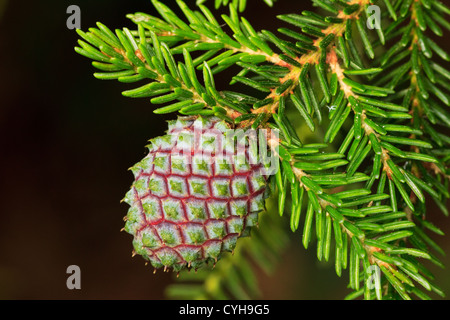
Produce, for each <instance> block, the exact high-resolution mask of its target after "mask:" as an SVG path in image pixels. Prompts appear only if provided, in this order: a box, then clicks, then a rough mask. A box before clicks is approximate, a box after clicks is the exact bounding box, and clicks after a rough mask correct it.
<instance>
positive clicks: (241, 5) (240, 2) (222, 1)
mask: <svg viewBox="0 0 450 320" xmlns="http://www.w3.org/2000/svg"><path fill="white" fill-rule="evenodd" d="M207 1H208V0H197V5H198V6H199V5H201V4H204V3H205V2H207ZM210 1H211V2H212V0H210ZM262 1H264V3H266V4H267V5H268V6H269V7H272V6H273V4H274V2H275V1H276V0H262ZM228 3H229V4H230V5H232V6H234V7H235V8H236V9H238V10H239V11H240V12H242V11H244V10H245V8H246V6H247V0H214V7H215V8H216V9H219V8H220V7H221V6H227V5H228Z"/></svg>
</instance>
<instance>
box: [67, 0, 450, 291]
mask: <svg viewBox="0 0 450 320" xmlns="http://www.w3.org/2000/svg"><path fill="white" fill-rule="evenodd" d="M372 2H373V1H369V0H351V1H331V0H313V3H314V4H315V5H316V6H318V7H321V8H322V9H324V10H326V11H327V12H329V13H330V15H328V16H323V15H319V14H317V13H315V12H310V11H303V12H301V14H286V15H281V16H279V17H278V18H279V19H280V20H282V21H284V22H287V23H289V24H291V25H293V26H294V28H293V29H290V28H285V27H283V28H280V29H278V32H279V33H280V34H282V35H283V36H287V38H288V40H286V39H283V38H281V37H280V36H278V35H276V34H275V33H273V32H271V31H268V30H261V31H256V30H255V29H254V28H253V27H252V26H251V24H250V22H249V20H247V19H245V18H244V17H240V16H239V14H238V11H242V10H243V9H242V8H243V6H245V1H233V2H232V3H231V5H230V6H229V7H230V14H229V15H222V17H221V18H222V19H223V21H224V23H225V25H221V24H219V22H218V21H217V20H216V18H215V16H214V14H213V13H212V12H211V11H210V10H209V9H208V8H207V7H206V6H204V5H200V6H199V10H200V11H198V10H193V9H190V8H189V7H188V6H187V5H186V4H185V3H184V2H182V1H180V0H178V1H177V3H178V5H179V7H180V8H181V10H182V12H183V14H184V17H183V18H180V17H178V16H177V15H176V14H175V12H174V11H172V10H171V9H170V8H169V7H168V6H166V5H164V4H162V3H161V2H158V1H156V0H152V3H153V5H154V6H155V8H156V9H157V11H158V13H159V15H160V16H161V18H157V17H153V16H150V15H147V14H144V13H136V14H132V15H128V17H129V18H130V19H131V20H132V21H133V22H134V23H135V24H136V26H137V30H129V29H127V28H124V29H122V30H116V32H115V33H113V32H111V31H110V30H109V29H108V28H107V27H105V26H104V25H102V24H98V25H97V26H98V29H95V28H92V29H90V30H89V32H87V33H84V32H82V31H79V34H80V36H81V37H82V38H83V39H84V40H85V41H87V42H85V41H82V40H80V41H79V45H80V47H78V48H76V50H77V52H78V53H80V54H82V55H84V56H87V57H88V58H90V59H92V60H94V62H93V65H94V67H96V68H98V69H100V70H102V71H104V72H102V73H96V74H95V76H96V77H97V78H100V79H118V80H119V81H122V82H130V83H131V82H137V81H140V80H145V81H149V83H148V84H145V85H143V86H141V87H139V88H137V89H133V90H128V91H125V92H124V95H126V96H130V97H151V102H152V103H154V104H165V106H163V107H161V108H158V109H156V110H155V111H154V112H156V113H170V112H179V113H181V114H185V115H194V116H197V115H215V116H217V117H220V118H222V119H225V120H226V121H228V122H229V123H230V124H231V125H232V126H233V125H234V126H236V127H238V128H244V129H247V128H253V129H257V128H266V129H270V130H278V131H279V132H280V139H279V140H277V141H273V140H269V141H268V144H269V146H270V148H271V151H272V152H273V153H274V154H276V155H277V156H278V158H279V167H280V170H278V171H277V173H276V174H275V175H274V176H273V177H272V180H271V183H272V184H273V185H274V186H276V189H277V190H278V208H277V209H278V212H279V215H280V216H282V215H284V214H285V213H286V212H287V213H288V214H289V220H290V228H291V230H292V231H293V232H296V231H297V230H299V229H302V232H303V233H302V243H303V246H304V247H305V248H308V247H310V243H311V242H312V241H313V240H316V247H317V258H318V260H320V261H329V259H330V258H331V255H332V252H333V246H334V258H335V259H334V260H335V270H336V274H337V275H338V276H341V275H342V273H343V270H346V269H348V272H349V276H350V283H349V287H350V288H351V289H353V290H354V291H353V292H352V293H351V294H349V295H348V297H347V298H356V297H359V296H363V297H364V298H365V299H391V298H392V299H397V298H401V299H410V298H411V296H413V295H415V296H417V297H418V298H420V299H429V298H430V296H428V294H426V293H424V292H423V291H422V289H419V288H423V289H425V291H426V292H434V293H436V294H438V295H443V293H442V291H441V290H440V289H439V288H438V287H437V286H436V285H435V284H434V283H433V280H434V277H433V275H432V274H431V273H430V272H429V271H428V269H427V268H426V267H425V266H424V265H423V264H422V263H421V260H420V259H425V260H428V261H431V262H432V263H434V264H436V265H438V266H442V263H441V262H440V261H439V259H438V258H437V257H436V256H435V255H434V254H433V253H432V252H431V251H433V250H434V251H436V252H438V253H439V254H443V253H444V252H443V250H442V249H441V248H440V247H439V246H438V245H437V244H436V243H435V242H434V241H433V240H432V239H431V238H430V237H429V236H428V234H427V232H434V233H436V234H440V235H442V231H441V230H440V229H439V228H438V227H437V226H434V225H433V224H432V223H431V222H429V221H428V220H427V219H426V210H425V209H426V207H425V201H426V196H425V194H426V193H427V194H429V195H430V196H431V197H432V198H433V199H434V201H435V202H436V203H437V204H438V205H439V206H440V207H441V209H442V211H444V213H446V214H447V215H448V212H447V209H446V207H445V200H446V199H447V198H448V197H449V196H450V195H449V192H448V184H449V181H448V180H449V179H448V177H449V173H448V162H449V160H450V156H448V149H449V144H450V139H449V138H448V137H447V136H446V134H445V131H443V130H448V127H449V126H450V115H449V113H448V112H447V110H446V107H447V106H449V105H450V94H448V93H447V92H446V89H447V88H446V87H445V86H443V85H442V83H445V81H448V80H450V73H449V72H448V71H447V70H446V68H445V67H444V66H442V65H441V64H440V63H438V62H437V61H435V59H434V57H435V56H439V57H440V58H442V59H443V60H446V61H449V60H450V56H449V55H448V54H447V53H446V52H445V51H444V50H442V49H441V48H440V47H439V45H438V44H436V43H435V42H434V41H433V40H431V38H430V37H429V36H428V35H427V32H428V31H429V30H431V31H432V32H433V33H434V34H435V35H437V36H442V35H443V30H442V28H441V27H443V28H445V29H448V30H450V24H449V23H448V22H446V20H445V18H444V17H443V16H444V15H445V14H450V9H448V8H447V7H446V6H444V5H443V4H442V3H441V2H439V1H437V0H428V1H411V0H398V1H393V0H384V1H383V4H384V6H385V8H386V9H387V10H385V12H384V14H383V19H384V20H383V21H386V23H382V24H381V26H382V27H381V28H377V29H376V36H377V38H378V40H377V41H375V42H374V41H372V40H371V39H372V37H373V34H371V33H370V32H368V31H367V30H366V26H365V24H364V21H365V20H366V19H367V18H368V15H369V14H368V13H367V10H368V7H369V5H371V4H372ZM380 2H381V1H380ZM226 3H228V1H216V2H215V4H216V6H220V5H223V4H226ZM391 20H392V21H393V22H392V21H391ZM388 21H389V23H387V22H388ZM224 26H226V28H224ZM373 33H375V31H374V32H373ZM89 43H90V44H89ZM359 47H361V48H362V49H363V51H364V55H363V54H361V53H360V52H359ZM181 57H182V59H181ZM432 58H433V60H432ZM366 61H369V62H366ZM236 66H237V67H238V69H239V71H238V72H237V73H236V74H235V75H234V76H232V77H231V82H230V85H233V84H235V83H241V84H244V85H245V86H247V87H249V88H250V89H251V90H249V92H246V93H245V94H244V93H241V92H234V91H228V90H218V89H217V88H216V86H215V81H214V77H217V76H222V75H223V73H222V72H223V71H225V70H230V68H231V67H236ZM199 75H202V78H201V80H200V77H199ZM252 90H253V91H252ZM326 107H327V108H328V109H329V112H328V114H326V113H325V110H326V109H325V108H326ZM304 128H307V130H303V129H304ZM306 131H308V132H314V135H313V137H314V142H309V143H305V141H306V140H307V138H308V137H305V134H304V132H306ZM299 132H302V134H299ZM271 217H272V218H273V216H271ZM261 230H262V229H261ZM262 232H266V233H268V232H269V231H268V230H267V229H265V231H262ZM261 234H263V233H261ZM248 243H249V246H250V247H249V248H252V247H251V245H250V242H248ZM254 243H255V245H257V242H254ZM430 248H431V249H432V250H430ZM249 250H250V251H246V250H244V251H243V252H247V253H248V252H252V250H253V249H249ZM227 259H232V258H231V257H228V258H227ZM243 259H244V256H243V255H241V254H238V255H237V257H236V258H235V260H229V261H228V260H227V261H228V263H223V264H221V266H220V267H219V266H217V268H216V269H215V270H214V271H212V272H209V273H205V274H204V276H200V280H203V281H204V282H203V285H200V286H196V287H195V288H196V289H195V290H194V289H193V291H192V292H191V294H190V296H195V297H201V298H205V297H215V298H220V297H222V298H223V297H225V296H226V295H225V294H224V292H223V291H221V289H222V286H224V285H225V284H223V283H221V282H220V281H219V280H218V279H220V277H223V276H225V278H226V279H228V278H227V277H226V275H229V276H230V279H231V280H230V283H232V284H233V286H232V287H228V290H231V291H232V293H233V294H234V296H236V297H240V298H248V297H249V296H248V295H247V294H246V291H247V289H250V288H246V289H243V288H244V287H245V286H243V285H242V281H241V282H240V281H238V280H237V278H236V277H234V276H235V275H236V274H237V273H239V274H241V275H242V274H243V273H245V272H244V270H240V271H239V272H238V271H236V270H237V269H239V268H240V267H241V263H242V268H244V266H245V262H244V261H243ZM259 264H260V265H264V261H263V260H260V261H259ZM373 267H376V268H378V270H380V272H381V274H382V277H380V278H376V279H379V280H376V281H379V283H376V285H375V287H374V288H373V286H371V283H370V281H369V280H370V279H371V275H372V273H371V272H370V271H371V270H373ZM247 273H248V271H247ZM233 277H234V278H233ZM238 278H239V277H238ZM214 279H215V280H214ZM241 280H243V279H241ZM219 282H220V284H219ZM208 283H209V285H208ZM211 283H214V284H213V285H211ZM247 285H249V283H247ZM205 286H206V287H205ZM175 288H177V287H175ZM183 288H184V289H183ZM183 288H181V289H180V290H179V291H178V293H179V294H180V293H186V291H183V290H185V289H186V288H188V287H183ZM189 288H191V287H189ZM189 288H188V289H189ZM208 288H209V289H208ZM211 288H214V290H216V291H210V289H211ZM174 290H175V291H174V292H177V290H178V289H174ZM189 290H190V289H189ZM208 290H209V291H208ZM194 293H195V294H194Z"/></svg>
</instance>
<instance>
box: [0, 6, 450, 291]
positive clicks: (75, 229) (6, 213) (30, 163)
mask: <svg viewBox="0 0 450 320" xmlns="http://www.w3.org/2000/svg"><path fill="white" fill-rule="evenodd" d="M187 2H188V3H190V4H192V3H194V1H192V0H191V1H187ZM208 2H209V3H210V4H212V3H213V0H209V1H208ZM278 2H279V3H277V4H276V5H275V7H274V8H273V9H270V8H268V7H267V6H265V5H263V4H262V1H260V0H258V1H256V0H250V1H249V4H248V8H247V11H246V13H245V16H246V17H247V18H248V19H249V20H250V22H251V23H252V24H253V25H254V27H255V29H257V30H259V29H263V28H264V29H268V30H272V31H273V30H276V27H277V25H279V24H280V22H279V21H277V19H276V18H275V16H276V14H279V13H290V12H295V11H296V10H297V11H298V10H300V9H307V8H308V6H309V1H298V3H299V4H298V5H297V4H296V5H295V6H293V5H292V3H293V1H288V0H279V1H278ZM45 3H46V4H43V2H42V1H28V2H27V3H26V4H25V3H24V2H23V1H5V0H0V10H1V11H0V14H1V17H0V19H1V20H0V65H1V74H2V78H1V85H0V97H1V107H0V177H1V178H0V197H1V201H0V299H164V295H163V292H164V289H165V287H166V286H167V284H169V283H171V282H172V281H173V275H172V274H168V273H165V274H164V273H161V272H159V273H157V275H153V273H152V269H150V268H149V267H145V266H144V262H143V260H142V259H141V258H140V257H135V258H133V259H132V258H131V249H132V246H131V236H130V235H128V234H126V233H124V232H122V233H121V232H119V230H120V229H121V228H122V227H123V221H122V217H123V216H124V215H126V212H127V209H128V207H127V205H126V204H120V203H119V201H120V200H121V199H122V198H123V196H124V194H125V193H126V191H127V190H128V188H129V186H130V185H131V182H132V174H131V172H129V171H127V169H128V168H129V167H130V166H132V165H133V164H134V163H136V162H137V161H139V160H140V159H141V158H142V157H143V156H144V155H145V148H144V146H145V145H146V143H147V140H148V139H150V138H152V137H155V136H157V135H161V134H162V133H163V132H164V130H165V128H166V124H165V122H164V121H163V120H164V119H169V118H173V115H168V116H160V115H154V114H153V113H152V109H153V107H152V106H151V105H150V103H149V101H148V100H147V99H139V100H132V99H129V98H125V97H123V96H122V95H121V94H120V92H121V91H122V90H126V89H127V88H128V87H129V86H127V85H125V84H120V83H118V82H115V81H100V80H96V79H94V78H93V76H92V73H93V72H94V68H93V67H92V66H91V64H90V61H89V60H88V59H86V58H84V57H82V56H80V55H78V54H76V53H75V52H74V50H73V47H74V46H75V45H76V41H77V39H78V36H77V35H76V33H75V31H74V30H68V29H67V28H66V19H67V18H68V14H66V8H67V7H68V6H69V5H71V4H76V5H78V6H80V8H81V22H82V30H84V31H86V30H87V28H89V27H92V26H95V22H96V21H101V22H103V23H104V24H106V25H107V26H109V27H110V28H112V29H114V28H120V27H124V26H129V27H131V26H132V25H133V24H132V23H131V22H130V21H128V20H127V19H126V18H125V15H126V14H127V13H131V12H137V11H144V12H148V13H151V12H153V11H152V9H153V8H152V6H151V3H150V1H149V0H134V1H118V0H115V1H111V0H108V1H106V0H96V1H87V0H86V1H72V2H69V1H65V0H64V1H46V2H45ZM166 3H168V4H170V3H174V1H166ZM303 3H305V4H303ZM300 4H301V5H300ZM447 43H448V41H447ZM441 44H442V43H441ZM444 45H446V44H444ZM447 47H448V45H447ZM447 49H448V48H447ZM226 80H228V79H225V80H222V79H216V82H217V83H218V86H221V85H225V84H226ZM130 87H133V85H131V86H130ZM430 211H431V214H430V216H432V220H433V221H434V222H435V223H436V224H438V225H440V226H444V229H445V230H446V231H447V233H449V232H448V231H449V230H450V229H449V227H448V226H449V221H448V219H446V218H444V217H443V215H442V214H441V213H439V212H437V210H436V209H435V208H434V207H432V208H431V210H430ZM433 211H434V212H433ZM286 230H288V227H287V229H286ZM287 232H289V231H287ZM292 238H293V241H292V244H291V246H290V247H289V248H288V249H287V251H286V253H285V254H284V255H283V259H282V261H280V266H279V268H278V269H277V270H276V272H275V273H274V275H273V276H272V277H267V276H264V275H262V274H259V278H260V280H259V281H260V282H261V283H262V288H263V293H264V296H263V298H265V299H341V298H342V297H343V296H344V295H345V294H346V293H348V291H347V290H346V289H345V287H346V283H347V279H346V277H345V276H343V278H342V279H339V278H338V277H337V276H336V275H335V273H334V267H333V264H332V263H330V264H319V263H318V262H317V261H316V260H317V259H316V258H315V252H314V251H315V250H314V249H313V248H311V250H308V251H306V250H305V249H304V248H303V247H302V245H301V237H300V233H297V234H295V235H292ZM437 242H438V243H439V244H440V245H442V246H443V247H444V249H447V251H449V249H450V248H449V245H448V238H444V237H440V238H438V239H437ZM444 262H445V263H446V264H447V265H450V261H449V259H448V258H447V259H444ZM72 264H75V265H78V266H80V268H81V290H68V289H67V287H66V279H67V277H68V274H66V268H67V267H68V266H69V265H72ZM433 270H434V271H436V275H437V279H438V282H440V283H441V285H442V286H443V287H444V288H447V289H449V288H450V278H449V273H448V271H446V270H438V269H433ZM324 288H325V289H324Z"/></svg>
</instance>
